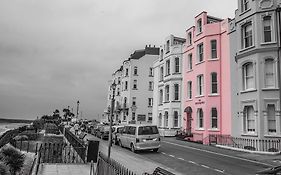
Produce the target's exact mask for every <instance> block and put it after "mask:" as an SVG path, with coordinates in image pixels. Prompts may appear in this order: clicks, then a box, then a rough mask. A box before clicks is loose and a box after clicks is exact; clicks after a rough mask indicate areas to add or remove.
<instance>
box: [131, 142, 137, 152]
mask: <svg viewBox="0 0 281 175" xmlns="http://www.w3.org/2000/svg"><path fill="white" fill-rule="evenodd" d="M131 151H132V152H133V153H135V152H136V149H135V146H134V144H132V143H131Z"/></svg>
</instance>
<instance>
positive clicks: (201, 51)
mask: <svg viewBox="0 0 281 175" xmlns="http://www.w3.org/2000/svg"><path fill="white" fill-rule="evenodd" d="M203 59H204V48H203V43H201V44H198V45H197V62H199V63H200V62H202V61H203Z"/></svg>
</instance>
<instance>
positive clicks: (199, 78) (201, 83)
mask: <svg viewBox="0 0 281 175" xmlns="http://www.w3.org/2000/svg"><path fill="white" fill-rule="evenodd" d="M203 95H204V76H203V74H201V75H198V76H197V96H203Z"/></svg>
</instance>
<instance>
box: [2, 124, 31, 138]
mask: <svg viewBox="0 0 281 175" xmlns="http://www.w3.org/2000/svg"><path fill="white" fill-rule="evenodd" d="M24 125H27V124H26V123H0V136H1V135H2V134H4V133H5V132H6V131H8V130H12V129H15V128H18V127H21V126H24Z"/></svg>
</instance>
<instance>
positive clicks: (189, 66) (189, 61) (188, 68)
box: [187, 53, 192, 70]
mask: <svg viewBox="0 0 281 175" xmlns="http://www.w3.org/2000/svg"><path fill="white" fill-rule="evenodd" d="M187 70H192V53H190V54H188V56H187Z"/></svg>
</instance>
